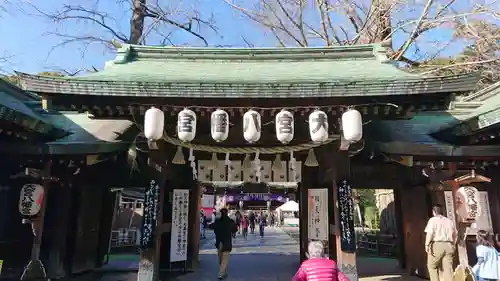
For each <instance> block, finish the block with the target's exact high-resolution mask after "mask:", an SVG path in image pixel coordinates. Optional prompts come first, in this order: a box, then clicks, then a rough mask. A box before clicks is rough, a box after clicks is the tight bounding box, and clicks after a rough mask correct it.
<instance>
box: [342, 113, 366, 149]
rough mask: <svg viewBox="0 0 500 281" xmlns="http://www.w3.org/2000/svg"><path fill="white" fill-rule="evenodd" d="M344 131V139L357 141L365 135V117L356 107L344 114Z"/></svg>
mask: <svg viewBox="0 0 500 281" xmlns="http://www.w3.org/2000/svg"><path fill="white" fill-rule="evenodd" d="M342 131H343V135H344V139H345V140H347V141H349V142H357V141H359V140H361V138H362V137H363V118H362V117H361V113H359V111H357V110H356V109H349V110H347V111H346V112H344V114H342Z"/></svg>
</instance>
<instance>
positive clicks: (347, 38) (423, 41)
mask: <svg viewBox="0 0 500 281" xmlns="http://www.w3.org/2000/svg"><path fill="white" fill-rule="evenodd" d="M223 1H224V2H225V3H227V4H228V5H229V6H230V7H232V8H233V9H235V10H236V11H239V12H241V13H242V14H243V15H245V16H246V17H247V18H248V19H249V20H250V21H253V22H255V23H257V24H259V25H261V26H262V27H263V28H265V29H267V30H269V31H271V34H273V35H274V36H275V38H276V41H277V42H278V44H279V45H280V46H289V45H295V46H300V47H305V46H309V45H312V44H315V45H318V44H323V45H325V46H330V45H353V44H370V43H381V44H384V45H386V44H388V43H390V44H389V45H390V46H392V49H391V50H389V51H388V54H387V55H388V57H391V58H392V59H393V60H396V61H398V62H401V63H404V64H406V65H409V66H411V67H412V68H413V70H418V71H424V72H426V74H427V75H433V74H434V75H441V74H443V73H444V74H449V73H453V74H457V73H470V72H478V71H479V72H482V73H483V79H482V80H481V81H482V83H491V82H493V81H498V80H499V78H500V77H499V76H500V68H498V57H499V51H498V50H500V46H499V42H500V39H499V35H498V33H499V21H498V19H499V18H500V15H499V13H498V12H497V8H496V7H498V6H497V4H495V1H489V2H484V1H481V0H471V1H468V2H467V3H465V2H464V1H456V0H427V1H415V0H369V1H368V0H314V1H305V0H258V4H257V5H256V6H249V5H248V4H247V3H248V1H244V0H223ZM236 1H239V2H236ZM485 3H486V4H485ZM368 4H369V5H368ZM303 15H307V16H303ZM433 30H434V31H436V32H442V33H443V34H445V35H446V36H443V38H442V39H436V38H435V36H434V37H432V34H436V33H431V32H429V31H433ZM452 33H453V34H454V35H453V36H450V35H451V34H452ZM395 37H397V38H398V40H393V38H395ZM401 38H402V39H403V40H401ZM450 38H451V39H450ZM304 42H307V44H304ZM450 49H452V50H454V52H451V53H450V51H449V50H450ZM461 50H463V51H462V52H461ZM444 53H447V56H452V59H443V54H444ZM436 62H439V63H437V64H436ZM441 63H446V64H445V65H443V64H441Z"/></svg>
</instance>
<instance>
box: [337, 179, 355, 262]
mask: <svg viewBox="0 0 500 281" xmlns="http://www.w3.org/2000/svg"><path fill="white" fill-rule="evenodd" d="M337 198H338V205H339V206H338V208H339V213H340V222H339V223H340V233H341V236H340V247H341V249H342V251H344V252H346V253H354V252H356V232H355V230H354V202H353V200H352V187H351V185H350V184H349V182H348V181H347V180H342V181H340V184H339V185H338V197H337Z"/></svg>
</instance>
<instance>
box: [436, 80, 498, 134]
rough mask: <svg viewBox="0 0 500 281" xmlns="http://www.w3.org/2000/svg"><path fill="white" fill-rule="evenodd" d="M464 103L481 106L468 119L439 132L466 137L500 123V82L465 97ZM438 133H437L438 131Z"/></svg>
mask: <svg viewBox="0 0 500 281" xmlns="http://www.w3.org/2000/svg"><path fill="white" fill-rule="evenodd" d="M462 103H464V104H466V103H471V104H480V106H479V107H477V108H475V109H474V110H473V111H472V112H471V113H470V114H469V115H468V116H467V117H466V118H463V119H462V120H460V122H456V123H455V124H450V126H447V127H443V128H441V129H440V130H438V131H445V130H446V131H448V132H450V133H452V134H453V135H457V136H464V135H469V134H472V133H474V132H476V131H479V130H483V129H485V128H487V127H490V126H493V125H496V124H499V123H500V82H497V83H495V84H493V85H490V86H488V87H486V88H484V89H482V90H480V91H477V92H476V93H474V94H472V95H470V96H467V97H465V98H464V99H463V100H462ZM436 132H437V131H436Z"/></svg>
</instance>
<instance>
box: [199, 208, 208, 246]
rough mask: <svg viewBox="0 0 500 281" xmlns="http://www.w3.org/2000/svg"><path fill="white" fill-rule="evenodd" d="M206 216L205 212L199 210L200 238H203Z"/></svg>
mask: <svg viewBox="0 0 500 281" xmlns="http://www.w3.org/2000/svg"><path fill="white" fill-rule="evenodd" d="M206 220H207V219H206V217H205V213H204V212H203V211H201V212H200V236H201V239H205V224H206Z"/></svg>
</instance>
